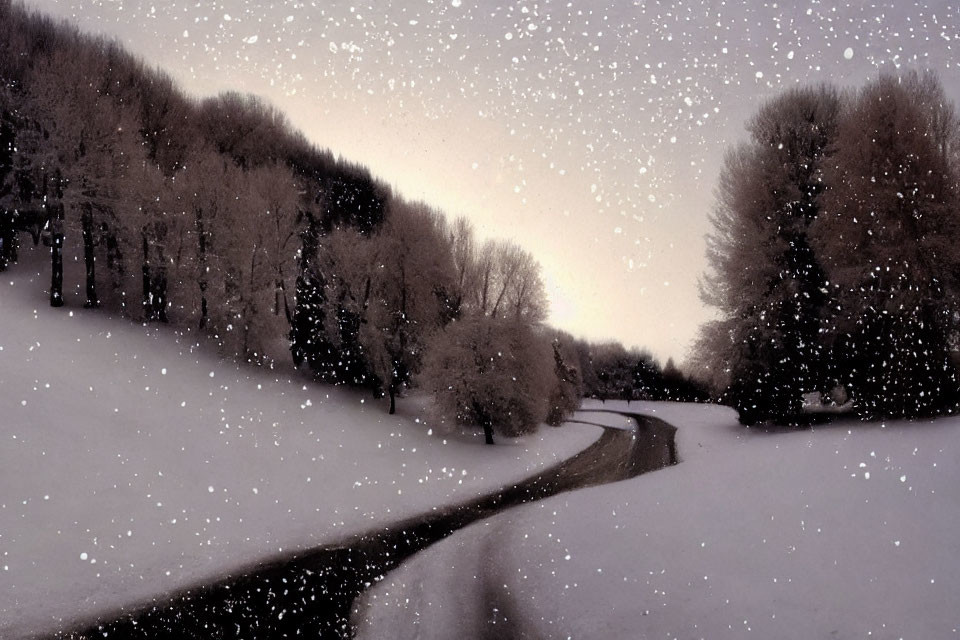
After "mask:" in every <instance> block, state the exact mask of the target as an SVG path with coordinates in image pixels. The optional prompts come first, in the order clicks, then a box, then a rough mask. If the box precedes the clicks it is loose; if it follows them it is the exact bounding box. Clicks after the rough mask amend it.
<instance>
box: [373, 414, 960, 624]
mask: <svg viewBox="0 0 960 640" xmlns="http://www.w3.org/2000/svg"><path fill="white" fill-rule="evenodd" d="M609 405H610V403H608V406H607V408H616V407H610V406H609ZM619 408H621V409H626V406H621V407H619ZM630 409H631V410H641V411H643V412H645V413H649V414H651V415H657V416H659V417H661V418H663V419H664V420H666V421H667V422H669V423H671V424H674V425H676V426H677V427H678V432H677V444H678V449H679V456H680V459H681V463H680V464H679V465H676V466H672V467H669V468H667V469H663V470H661V471H657V472H656V473H653V474H648V475H644V476H641V477H638V478H635V479H633V480H627V481H623V482H619V483H616V484H611V485H604V486H600V487H594V488H591V489H585V490H582V491H575V492H572V493H568V494H564V495H561V496H556V497H553V498H550V499H547V500H544V501H542V502H540V503H537V504H536V505H532V506H529V507H521V508H518V509H512V510H510V511H508V512H505V513H503V514H501V515H498V516H496V517H494V518H491V519H489V520H486V521H483V522H480V523H476V524H474V525H472V526H470V527H468V528H466V529H464V530H462V531H460V532H458V533H457V534H454V535H453V536H451V537H450V538H447V539H446V540H444V541H442V542H440V543H438V544H436V545H434V546H433V547H431V548H430V549H428V550H427V551H426V552H424V553H422V554H419V555H417V556H415V557H414V558H412V559H410V560H409V561H408V562H407V563H405V564H404V565H403V566H401V568H400V569H398V570H397V571H395V572H393V573H391V574H389V575H388V576H387V578H386V579H385V580H384V581H383V582H381V583H380V584H379V585H377V586H376V587H375V588H374V589H372V590H370V591H368V592H367V593H366V594H365V595H364V597H363V599H362V601H361V603H360V605H359V608H358V615H357V616H356V618H355V619H356V620H357V621H358V622H359V629H360V632H359V637H361V638H381V639H382V638H418V639H426V638H448V637H487V634H490V633H494V634H498V636H500V637H537V638H631V639H633V638H651V639H652V638H711V639H714V638H720V639H724V638H745V637H757V638H779V639H791V638H796V639H798V640H800V639H808V638H871V637H872V638H912V639H915V640H925V639H929V638H948V637H956V635H957V633H958V630H960V609H958V607H957V594H958V593H960V536H958V535H957V531H958V530H960V419H958V418H946V419H940V420H936V421H933V422H888V423H885V424H884V423H876V424H860V423H842V422H838V423H834V424H831V425H821V426H817V427H814V428H813V429H810V430H801V431H779V432H771V433H766V432H763V431H760V430H757V429H751V430H747V429H744V428H743V427H741V426H740V425H739V424H737V421H736V416H735V414H734V413H733V412H732V411H731V410H729V409H726V408H723V407H715V406H696V405H692V406H691V405H680V404H670V403H632V404H631V407H630Z"/></svg>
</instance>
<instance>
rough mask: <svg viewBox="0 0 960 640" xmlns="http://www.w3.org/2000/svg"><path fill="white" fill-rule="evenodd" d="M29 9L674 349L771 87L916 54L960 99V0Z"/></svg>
mask: <svg viewBox="0 0 960 640" xmlns="http://www.w3.org/2000/svg"><path fill="white" fill-rule="evenodd" d="M28 5H29V6H34V7H36V8H38V9H41V10H43V11H45V12H48V13H51V14H54V15H57V16H60V17H64V18H67V19H69V20H71V21H74V22H75V23H76V24H78V25H79V26H80V27H81V28H82V29H84V30H86V31H90V32H98V33H104V34H107V35H109V36H113V37H117V38H119V39H120V40H121V41H122V42H124V43H125V44H126V45H127V46H128V47H129V48H130V49H131V50H133V51H134V52H136V53H138V54H140V55H142V56H143V57H144V58H145V59H146V60H147V61H149V62H150V63H151V64H155V65H157V66H159V67H161V68H163V69H164V70H166V71H167V72H169V73H170V74H171V75H172V76H173V77H174V78H175V79H177V80H178V81H179V82H180V83H181V84H182V86H183V87H184V88H186V89H187V90H188V91H190V92H192V93H194V94H197V95H209V94H212V93H216V92H218V91H221V90H227V89H231V90H238V91H244V92H250V93H255V94H258V95H261V96H264V97H266V98H267V99H269V100H270V101H271V102H272V103H274V104H275V105H277V106H278V107H279V108H281V109H282V110H284V111H285V112H286V113H287V114H288V115H289V117H290V119H291V121H292V122H293V124H294V125H295V126H296V127H298V128H300V129H302V130H303V131H304V132H305V133H306V134H307V136H308V137H309V138H310V139H311V140H313V141H314V142H316V143H317V144H319V145H320V146H324V147H329V148H330V149H332V150H333V151H334V152H335V153H338V154H342V155H343V156H345V157H346V158H348V159H350V160H353V161H358V162H362V163H363V164H365V165H367V166H368V167H370V169H371V170H372V171H373V172H374V173H375V174H376V175H378V176H380V177H381V178H382V179H384V180H385V181H387V182H388V183H390V184H392V185H393V186H394V187H395V188H397V189H398V190H399V191H400V192H401V193H402V194H404V195H405V196H407V197H409V198H413V199H422V200H425V201H427V202H429V203H430V204H433V205H436V206H438V207H440V208H442V209H443V210H445V211H446V212H447V214H448V215H450V216H456V215H466V216H467V217H469V218H470V219H471V220H473V221H474V224H475V225H476V227H477V229H478V231H479V232H480V234H481V236H499V237H507V238H510V239H513V240H515V241H517V242H519V243H520V244H522V245H523V246H524V247H525V248H527V249H528V250H530V251H531V252H532V253H533V254H534V255H535V256H536V258H537V259H538V260H539V261H540V263H541V264H542V266H543V269H544V279H545V281H546V283H547V288H548V291H549V293H550V297H551V304H552V313H551V322H552V323H553V324H555V325H557V326H559V327H561V328H563V329H566V330H568V331H570V332H571V333H573V334H575V335H581V336H585V337H589V338H591V339H595V340H599V339H617V340H620V341H622V342H624V343H625V344H627V345H635V346H640V347H644V348H648V349H650V350H652V351H653V352H654V354H655V355H657V356H658V357H660V358H661V359H666V357H668V356H673V357H675V358H677V359H682V358H683V357H684V356H685V355H686V352H687V349H688V347H689V345H690V343H691V341H692V339H693V337H694V336H695V334H696V329H697V326H698V325H699V324H700V323H701V322H703V321H704V320H706V319H707V318H709V317H710V312H709V311H708V310H706V309H704V308H703V307H702V305H701V304H700V302H699V298H698V294H697V279H698V277H699V275H700V274H701V273H702V272H703V269H704V267H705V259H704V240H703V236H704V234H705V233H706V232H707V231H708V228H709V227H708V222H707V214H708V212H709V210H710V207H711V203H712V201H713V196H712V192H713V187H714V184H715V182H716V177H717V174H718V172H719V166H720V162H721V160H722V157H723V152H724V150H725V148H726V147H727V146H728V145H729V144H730V143H731V142H733V141H734V140H736V139H738V138H741V137H742V131H743V124H744V121H745V120H746V119H747V118H748V117H749V116H750V113H751V112H752V110H753V109H755V108H756V105H757V104H758V103H759V102H760V101H761V100H762V99H763V98H765V97H769V96H771V95H774V94H775V93H776V92H777V91H779V90H780V89H782V88H784V87H786V86H791V85H793V84H795V83H797V82H819V81H823V80H831V81H835V82H838V83H840V84H844V85H856V84H859V83H861V82H862V81H863V79H864V78H867V77H871V76H872V75H875V74H876V73H877V69H878V68H892V67H893V66H897V65H905V66H915V67H926V68H932V69H935V70H937V71H938V72H939V73H940V75H941V78H942V79H943V81H944V85H945V86H946V87H947V88H948V90H949V91H952V92H954V93H953V97H954V98H955V99H956V98H957V97H960V94H958V92H960V62H958V60H960V55H958V52H957V51H954V50H953V42H954V41H956V39H957V38H958V37H960V34H958V33H957V29H958V25H960V17H958V15H957V8H956V7H955V6H951V5H950V4H949V3H947V2H932V3H928V4H925V5H914V6H911V7H909V8H906V7H895V6H894V3H889V4H888V5H887V6H882V5H875V6H872V7H865V6H859V5H860V3H856V5H855V6H853V7H843V8H835V7H833V6H829V5H826V4H820V3H818V2H808V3H802V4H798V5H796V6H792V5H791V6H790V7H788V8H779V7H778V6H777V5H776V4H769V5H765V4H763V3H760V2H732V3H731V2H728V3H721V2H719V1H714V0H710V1H708V2H702V3H698V2H687V3H682V4H681V3H671V2H662V3H656V2H649V3H633V2H620V1H615V2H612V3H608V2H602V3H601V2H578V3H567V2H562V3H561V2H550V1H540V2H512V3H506V4H497V3H488V2H484V3H475V2H470V1H469V0H437V1H427V0H424V1H422V2H405V3H402V4H401V3H391V2H366V3H363V4H360V3H350V2H336V1H325V2H259V1H254V0H226V1H224V2H213V3H206V2H204V3H199V4H198V3H196V2H189V3H188V2H179V1H171V2H160V1H159V0H158V1H156V2H147V1H141V0H130V1H128V2H123V3H120V2H107V1H101V2H97V1H84V2H69V1H58V0H30V1H29V2H28ZM934 15H936V17H935V18H934ZM907 23H909V25H910V27H909V29H907V28H904V27H903V25H905V24H907ZM847 48H851V49H852V52H853V55H852V56H849V57H848V56H846V55H844V52H845V51H846V49H847Z"/></svg>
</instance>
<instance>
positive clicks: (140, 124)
mask: <svg viewBox="0 0 960 640" xmlns="http://www.w3.org/2000/svg"><path fill="white" fill-rule="evenodd" d="M26 232H29V233H30V234H31V235H32V237H33V239H34V242H37V241H39V240H40V239H41V238H42V239H43V240H44V244H47V245H49V246H50V252H51V267H50V268H51V283H50V301H51V304H52V305H54V306H59V305H62V304H63V303H64V292H63V286H64V284H63V268H64V261H66V262H67V263H73V262H76V263H81V264H82V265H83V276H82V279H83V286H82V296H83V299H84V300H85V306H86V307H90V308H95V307H105V308H108V309H110V310H113V311H116V312H118V313H120V314H122V315H125V316H127V317H130V318H133V319H136V320H139V321H142V322H164V323H170V324H173V325H176V326H178V327H181V328H182V330H183V331H184V332H185V333H193V334H196V335H205V336H210V337H212V338H213V339H214V340H215V341H216V343H217V345H218V346H219V348H220V349H221V350H222V351H223V352H224V353H225V354H227V355H231V356H234V357H237V358H240V359H243V360H246V361H250V362H254V363H258V364H263V365H273V364H274V363H276V362H278V361H281V360H283V359H286V358H287V357H291V356H292V359H293V361H294V363H295V364H296V365H297V366H298V367H305V368H309V369H310V370H311V371H312V372H313V373H314V374H315V375H316V377H317V378H319V379H320V380H323V381H325V382H329V383H332V384H347V385H352V386H357V387H363V388H367V389H369V390H371V391H372V392H373V393H374V394H376V395H377V396H380V395H388V396H389V399H390V411H391V413H392V412H393V411H394V410H395V404H396V398H397V397H398V396H399V395H401V394H402V393H403V391H404V389H406V388H407V387H409V386H411V385H413V384H415V383H419V384H420V385H421V386H423V387H425V388H427V389H429V390H431V391H432V392H433V393H434V394H435V396H436V398H437V402H438V405H439V406H440V407H441V408H443V409H444V411H445V413H446V415H448V416H449V417H450V418H451V419H452V420H455V421H456V422H458V423H463V424H471V425H476V426H481V427H483V428H484V430H485V432H486V437H487V441H488V442H491V441H492V437H493V433H494V432H495V431H497V432H499V433H501V434H504V435H511V436H512V435H519V434H522V433H526V432H528V431H530V430H532V429H534V428H536V425H538V424H539V423H541V422H543V421H548V422H550V423H551V424H559V423H560V422H561V421H562V420H563V418H564V416H566V415H567V414H568V413H569V412H570V411H572V410H573V409H575V408H576V407H577V406H578V405H579V402H580V399H581V397H582V396H583V394H584V393H585V391H586V392H587V393H591V394H592V395H605V396H607V397H613V395H616V397H625V396H624V393H625V392H624V388H622V387H621V388H619V389H617V391H616V392H615V394H614V392H612V391H611V390H610V389H609V388H607V387H600V386H598V385H595V384H594V385H593V386H591V385H592V384H593V383H592V382H591V381H592V380H594V379H599V377H598V375H599V374H597V373H596V372H595V371H594V369H596V367H594V366H593V365H592V364H591V357H590V353H591V345H588V344H587V343H585V342H582V341H579V342H578V341H575V340H574V339H573V338H572V337H571V336H569V335H567V334H565V333H562V332H559V331H556V330H553V329H550V328H549V327H547V326H545V325H544V323H543V322H544V319H545V317H546V314H547V298H546V293H545V290H544V285H543V281H542V279H541V277H540V266H539V264H538V263H537V262H536V260H535V259H534V258H533V257H532V256H531V255H530V253H528V252H527V251H525V250H523V249H522V248H520V247H519V246H517V245H515V244H513V243H511V242H507V241H503V240H486V241H482V242H481V241H480V240H479V239H477V238H476V237H475V233H474V231H473V229H472V227H471V226H470V224H469V223H468V222H467V221H466V220H464V219H462V218H461V219H457V220H454V221H452V222H451V221H449V220H448V219H447V218H446V217H445V216H444V215H443V214H442V212H440V211H437V210H435V209H433V208H431V207H429V206H427V205H425V204H422V203H415V202H408V201H406V200H404V199H402V198H400V197H399V196H397V195H396V194H395V193H393V191H392V190H391V189H390V187H389V186H387V185H385V184H384V183H383V182H381V181H379V180H377V179H376V178H374V177H373V176H372V175H371V174H370V172H369V171H368V170H367V169H366V168H365V167H362V166H359V165H355V164H351V163H348V162H345V161H343V160H341V159H337V158H334V156H333V155H332V154H331V153H330V152H329V151H328V150H324V149H320V148H318V147H316V146H315V145H313V144H311V143H310V142H308V141H307V140H306V139H305V137H304V136H303V135H302V134H301V133H299V132H297V131H295V130H294V129H293V128H292V127H291V126H290V124H289V123H288V122H287V120H286V118H285V117H284V115H283V114H282V113H281V112H279V111H278V110H276V109H275V108H274V107H272V106H271V105H269V104H268V103H266V102H264V101H263V100H260V99H258V98H256V97H253V96H248V95H241V94H237V93H225V94H221V95H219V96H216V97H211V98H205V99H194V98H191V97H189V96H187V95H185V94H184V93H183V92H182V91H180V89H179V88H178V87H177V86H176V84H175V83H174V82H173V81H172V79H171V78H170V77H169V76H167V75H166V74H164V73H162V72H161V71H158V70H156V69H152V68H148V67H147V66H146V65H145V64H144V62H143V61H141V60H139V59H138V58H136V57H134V56H132V55H131V54H129V53H128V52H126V51H125V50H124V49H123V48H122V47H121V46H120V45H118V44H117V43H116V42H113V41H110V40H106V39H103V38H95V37H90V36H87V35H84V34H81V33H80V32H79V31H77V30H76V29H75V28H73V27H71V26H69V25H67V24H65V23H59V22H56V21H53V20H51V19H50V18H48V17H45V16H43V15H40V14H37V13H30V12H28V11H27V10H25V9H24V8H23V7H21V6H19V5H14V4H12V3H11V2H10V1H9V0H0V269H3V268H5V267H6V266H7V265H8V264H9V263H11V262H14V261H16V259H17V252H18V247H19V242H20V240H21V235H22V234H24V233H26ZM610 349H612V347H610V348H607V349H606V351H610ZM619 349H620V350H621V351H623V348H622V347H619ZM600 351H602V352H604V353H606V351H604V350H603V349H600ZM584 354H586V357H584ZM650 361H651V362H653V361H652V359H650ZM604 366H606V365H604ZM611 366H612V365H611ZM653 367H654V368H655V369H656V368H657V367H656V365H655V363H654V364H653ZM601 368H602V367H601ZM591 372H593V373H591ZM585 374H586V380H587V382H586V386H585V383H584V375H585ZM603 375H606V374H603ZM611 375H612V374H611ZM617 375H619V374H617ZM608 377H609V376H608ZM604 379H606V378H604ZM631 380H633V379H632V378H631ZM608 386H609V385H608ZM611 388H612V387H611ZM632 394H633V391H631V397H633V395H632Z"/></svg>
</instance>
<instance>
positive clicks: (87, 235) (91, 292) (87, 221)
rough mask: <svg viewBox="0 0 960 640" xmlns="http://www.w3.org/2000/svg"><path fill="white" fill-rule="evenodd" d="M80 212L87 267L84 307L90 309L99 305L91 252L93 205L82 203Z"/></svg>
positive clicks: (93, 260) (93, 255)
mask: <svg viewBox="0 0 960 640" xmlns="http://www.w3.org/2000/svg"><path fill="white" fill-rule="evenodd" d="M82 206H83V212H82V213H81V214H80V225H81V229H82V234H83V261H84V264H85V266H86V268H87V301H86V302H85V303H84V305H83V306H84V308H87V309H91V308H95V307H99V306H100V300H99V299H98V298H97V280H96V274H95V272H94V263H95V261H96V255H95V254H94V252H93V207H92V206H91V204H90V203H89V202H87V203H84V204H83V205H82Z"/></svg>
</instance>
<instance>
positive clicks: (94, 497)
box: [0, 251, 601, 638]
mask: <svg viewBox="0 0 960 640" xmlns="http://www.w3.org/2000/svg"><path fill="white" fill-rule="evenodd" d="M25 253H27V254H28V255H29V253H30V252H29V251H25ZM31 257H32V258H33V259H34V260H35V259H36V256H31ZM27 264H29V259H28V262H27ZM0 276H2V279H0V328H2V331H0V440H2V445H0V585H2V588H0V637H4V638H7V637H20V636H23V635H26V634H27V633H30V632H33V631H51V630H55V629H57V628H59V627H60V626H61V620H65V621H67V622H70V621H74V620H76V619H77V618H78V617H80V616H88V615H90V614H93V613H96V612H99V611H104V610H112V609H114V608H116V607H119V606H121V605H130V604H135V603H137V602H141V601H143V600H145V599H148V598H151V597H155V596H158V595H162V594H163V593H166V592H168V591H170V590H174V589H177V588H181V587H184V586H188V585H191V584H194V583H196V582H198V581H202V580H208V579H211V578H213V577H216V576H218V575H221V574H223V573H224V572H227V571H230V570H231V569H233V568H236V567H238V566H246V565H248V564H250V563H252V562H254V561H256V560H257V559H258V558H264V557H268V556H273V555H275V554H278V553H281V552H288V551H291V550H294V549H297V548H305V547H312V546H315V545H318V544H321V543H326V542H331V541H334V540H337V539H340V538H342V537H346V536H348V535H351V534H354V533H358V532H361V531H365V530H368V529H370V528H372V527H375V526H377V525H380V524H386V523H388V522H392V521H396V520H399V519H402V518H406V517H410V516H412V515H415V514H417V513H421V512H423V511H426V510H429V509H431V508H432V507H434V506H437V505H444V504H450V503H458V502H461V501H463V500H467V499H469V498H471V497H474V496H477V495H480V494H483V493H486V492H488V491H490V490H493V489H495V488H496V487H498V486H500V485H502V484H509V483H513V482H516V481H518V480H520V479H521V478H524V477H527V476H528V475H530V474H532V473H533V472H534V471H535V470H536V469H539V468H543V467H546V466H550V465H552V464H554V463H556V462H557V461H559V460H560V459H563V458H566V457H569V456H571V455H573V454H574V453H576V452H578V451H580V450H582V449H584V448H585V447H587V446H588V445H589V444H591V443H592V442H594V441H595V440H596V439H597V438H598V437H599V435H600V433H601V430H600V429H598V428H596V427H590V426H586V425H570V426H567V427H564V428H561V429H553V428H543V429H541V431H540V432H539V433H538V434H536V435H534V436H532V437H528V438H526V439H522V440H517V441H513V442H508V441H503V442H502V444H499V445H498V446H496V447H487V446H485V445H483V444H482V442H483V440H482V437H477V438H473V437H470V436H465V435H462V434H445V433H440V432H439V431H438V430H434V429H433V427H432V425H431V424H427V423H425V422H424V420H423V414H422V413H421V412H420V411H419V407H421V406H422V403H417V402H416V401H415V399H412V400H411V401H406V400H404V401H401V402H400V403H399V405H398V409H399V411H400V412H401V415H398V416H388V415H386V410H385V405H383V404H382V403H373V402H371V400H370V398H369V396H368V395H361V394H356V393H352V392H349V391H341V390H337V389H333V388H330V387H324V386H318V385H313V384H308V383H306V382H305V380H304V379H302V378H301V377H299V376H298V374H296V373H294V372H292V371H291V372H288V373H283V374H280V373H276V372H271V371H269V370H263V369H255V368H251V367H238V366H237V365H236V364H234V363H232V362H223V361H220V360H218V359H217V358H216V357H215V356H214V355H213V354H212V353H211V352H210V350H209V349H207V348H199V349H198V348H195V347H193V346H191V342H192V341H191V340H190V339H189V338H186V339H184V338H178V337H177V335H176V334H175V333H174V332H173V331H171V330H169V329H168V328H156V327H148V328H144V327H140V326H137V325H135V324H132V323H130V322H127V321H124V320H111V319H109V318H107V317H106V314H104V313H102V312H95V311H84V310H82V309H80V308H79V307H80V305H81V303H82V300H81V299H79V298H77V297H76V296H75V295H74V294H72V293H69V287H67V289H68V294H67V296H66V297H67V305H68V306H67V307H65V308H63V309H51V308H50V307H49V306H48V303H47V301H46V299H45V296H44V294H43V288H44V286H45V285H46V283H47V281H48V279H47V277H46V276H41V275H37V274H36V273H34V274H32V275H31V274H30V272H29V271H28V270H27V265H26V264H21V265H19V266H17V267H15V268H14V269H13V270H12V271H9V272H5V273H3V274H0ZM404 412H405V415H404Z"/></svg>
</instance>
